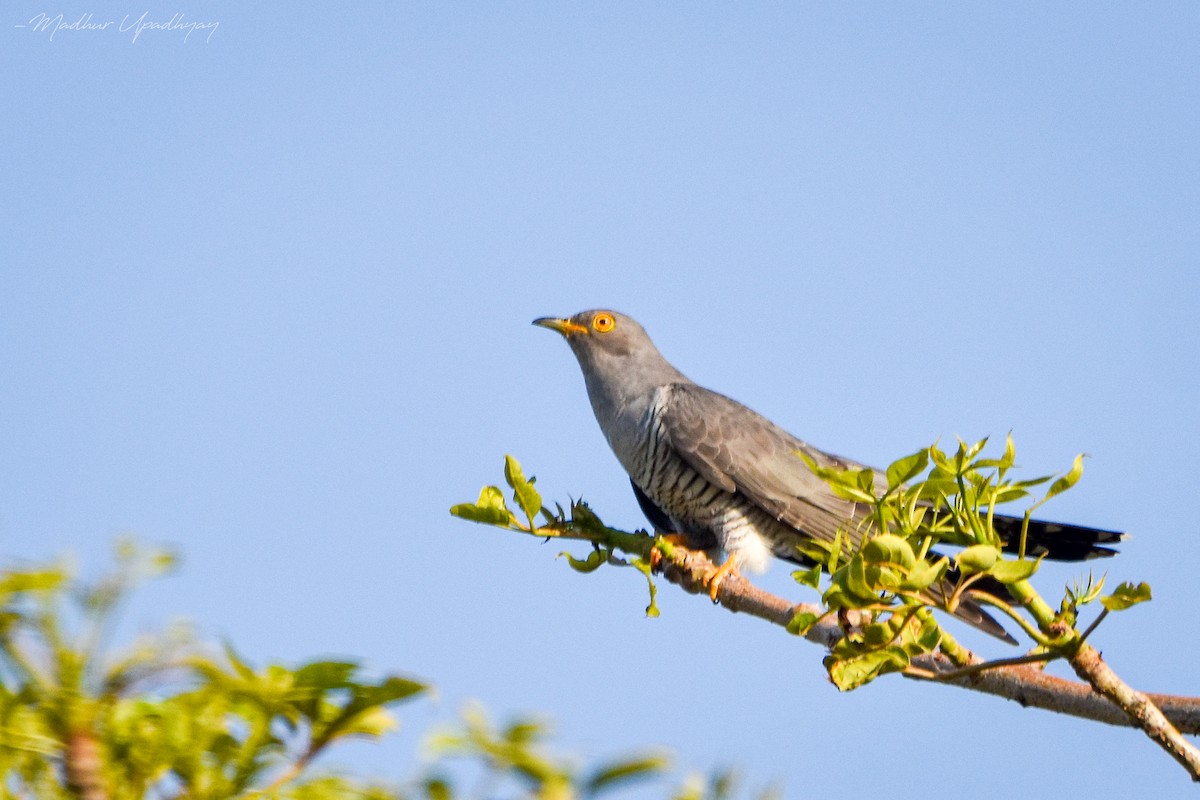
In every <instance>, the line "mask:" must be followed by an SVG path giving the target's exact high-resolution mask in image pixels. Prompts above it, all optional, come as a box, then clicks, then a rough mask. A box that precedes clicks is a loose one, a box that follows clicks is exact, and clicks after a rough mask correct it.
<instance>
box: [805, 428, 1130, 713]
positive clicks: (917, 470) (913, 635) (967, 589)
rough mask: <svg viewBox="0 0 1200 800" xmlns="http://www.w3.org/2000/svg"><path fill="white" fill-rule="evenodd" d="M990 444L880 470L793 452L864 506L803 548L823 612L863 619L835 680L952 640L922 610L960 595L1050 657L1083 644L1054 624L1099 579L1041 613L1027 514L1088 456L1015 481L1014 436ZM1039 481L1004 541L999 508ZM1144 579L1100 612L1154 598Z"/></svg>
mask: <svg viewBox="0 0 1200 800" xmlns="http://www.w3.org/2000/svg"><path fill="white" fill-rule="evenodd" d="M987 441H988V440H987V439H983V440H980V441H978V442H975V443H974V444H967V443H966V442H962V441H960V442H959V444H958V448H957V450H955V451H954V452H952V453H947V452H945V451H943V450H942V449H941V448H939V447H938V446H937V445H936V444H935V445H933V446H931V447H928V448H926V449H924V450H920V451H917V452H916V453H913V454H911V455H909V456H906V457H904V458H901V459H899V460H897V461H895V462H893V463H892V464H891V465H889V466H888V468H887V470H886V471H885V472H884V474H883V475H877V474H876V473H875V471H874V470H871V469H869V468H849V469H842V468H838V467H831V466H824V465H820V464H818V463H817V462H816V461H814V460H813V459H812V458H811V457H810V456H808V455H807V454H806V453H803V452H800V453H798V455H799V456H800V457H801V458H803V459H804V460H805V461H806V463H807V464H808V466H809V468H810V469H811V470H812V471H813V472H814V473H815V474H817V475H818V476H819V477H821V478H822V479H824V480H825V481H826V482H827V483H828V484H829V486H830V488H831V489H832V490H833V491H834V492H835V493H836V494H837V495H838V496H839V497H842V498H844V499H847V500H851V501H853V502H855V503H857V504H860V507H861V508H865V509H866V514H865V515H864V516H863V518H862V519H861V520H860V521H859V522H858V523H857V525H856V526H855V527H853V528H850V527H847V528H845V529H844V530H842V531H841V532H839V535H838V536H837V537H836V538H835V540H834V542H833V543H832V544H831V545H822V544H819V543H814V544H812V545H809V549H810V550H813V551H814V552H806V555H808V556H809V558H811V559H813V560H815V561H817V562H818V564H819V565H823V566H824V567H825V568H826V570H827V571H828V573H829V575H830V578H829V586H828V588H827V589H826V590H825V591H824V593H823V595H822V601H823V603H824V604H825V606H826V607H827V608H828V609H829V613H839V614H844V613H845V612H847V611H851V610H853V611H856V612H860V614H861V615H862V617H861V618H865V619H866V622H865V623H864V624H862V625H860V626H858V627H850V626H845V630H846V633H845V635H844V636H843V638H842V639H841V640H840V641H839V642H838V643H837V644H836V645H835V646H834V647H833V648H832V651H831V653H830V655H829V657H827V658H826V659H825V665H826V667H827V669H828V670H829V674H830V677H831V679H832V680H833V681H834V683H835V684H836V685H837V686H838V687H839V688H841V689H844V690H845V689H853V688H856V687H858V686H861V685H863V684H865V683H867V682H869V681H870V680H873V679H874V678H875V677H878V676H879V675H882V674H885V673H888V672H900V671H905V670H907V669H909V667H910V664H911V660H912V658H914V657H916V656H918V655H921V654H924V653H930V652H933V651H934V650H936V649H938V648H942V649H943V650H945V649H947V645H949V646H950V647H951V648H953V647H954V645H953V642H952V640H951V639H950V638H949V636H948V634H946V632H945V631H943V630H942V629H941V628H940V626H938V624H937V622H936V621H935V620H934V619H933V617H932V616H930V615H929V614H928V613H925V609H928V608H939V609H942V610H945V611H949V612H954V611H955V610H956V609H957V608H958V607H959V605H960V604H962V603H968V602H969V603H986V604H987V605H991V606H993V607H995V608H997V609H999V610H1000V611H1001V612H1003V613H1005V614H1006V615H1008V616H1009V618H1010V619H1012V620H1014V621H1015V622H1016V623H1017V624H1018V625H1020V626H1021V628H1022V630H1024V631H1025V632H1026V633H1027V634H1029V636H1030V637H1031V638H1032V639H1033V640H1034V642H1035V644H1037V645H1038V646H1039V647H1042V648H1047V649H1048V652H1050V653H1051V655H1048V656H1047V658H1049V657H1054V656H1065V655H1069V652H1070V648H1071V647H1072V646H1073V645H1074V643H1075V642H1079V641H1082V637H1081V636H1078V635H1077V634H1078V632H1075V635H1070V636H1066V637H1065V638H1064V637H1062V636H1061V635H1058V634H1054V635H1052V634H1051V633H1050V631H1051V630H1057V629H1058V628H1059V627H1061V626H1060V625H1059V623H1063V622H1066V623H1067V624H1069V625H1073V624H1074V621H1075V614H1076V611H1077V609H1078V607H1079V606H1081V605H1083V604H1085V603H1087V602H1091V601H1092V600H1094V599H1096V598H1097V597H1099V591H1100V588H1101V587H1102V586H1103V580H1101V581H1100V583H1099V585H1098V586H1097V585H1094V584H1091V583H1089V586H1088V588H1087V589H1085V590H1079V591H1076V592H1075V593H1073V594H1072V593H1070V592H1068V595H1067V598H1066V599H1065V600H1064V603H1063V606H1062V611H1061V612H1060V614H1059V615H1058V616H1057V617H1054V618H1049V617H1045V616H1043V617H1042V618H1037V617H1038V615H1037V612H1036V608H1037V603H1034V602H1032V599H1033V598H1034V597H1036V593H1035V592H1034V590H1033V589H1032V587H1031V586H1030V584H1029V579H1030V578H1031V577H1032V576H1033V575H1034V574H1035V573H1036V572H1037V571H1038V568H1039V566H1040V565H1041V559H1040V558H1031V557H1029V556H1028V555H1027V554H1026V553H1027V547H1026V540H1027V535H1028V530H1029V523H1030V520H1031V514H1032V512H1033V511H1034V510H1036V509H1037V508H1038V507H1040V506H1041V505H1042V504H1044V503H1046V502H1047V501H1049V500H1050V499H1052V498H1053V497H1055V496H1057V495H1059V494H1061V493H1062V492H1065V491H1067V490H1068V489H1070V488H1072V487H1073V486H1074V485H1075V484H1076V483H1078V481H1079V479H1080V477H1081V476H1082V474H1083V457H1082V456H1079V457H1077V458H1076V459H1075V461H1074V463H1073V464H1072V466H1071V469H1070V470H1068V471H1067V472H1066V473H1065V474H1063V475H1061V476H1057V477H1055V476H1042V477H1036V478H1033V479H1025V480H1016V479H1013V478H1012V477H1011V476H1010V472H1011V470H1012V469H1013V467H1014V464H1015V460H1016V449H1015V446H1014V444H1013V440H1012V437H1011V435H1010V436H1009V437H1007V439H1006V441H1005V448H1004V452H1003V454H1002V455H1001V456H1000V457H999V458H994V457H989V456H985V455H984V453H983V451H984V449H985V447H986V445H987ZM1046 483H1049V484H1050V485H1049V488H1048V489H1047V490H1046V492H1045V493H1044V495H1042V496H1041V497H1040V498H1038V499H1036V500H1035V501H1034V502H1032V503H1030V504H1029V505H1028V507H1026V508H1025V509H1024V510H1023V512H1022V513H1021V514H1019V515H1018V516H1020V517H1021V518H1022V520H1023V523H1022V527H1021V534H1020V539H1019V541H1018V542H1017V543H1016V544H1015V546H1013V544H1012V543H1006V542H1004V541H1002V539H1001V537H1000V536H999V534H998V533H997V532H996V528H995V525H994V519H995V515H996V513H997V509H998V508H1000V507H1001V506H1004V505H1006V504H1011V503H1015V502H1018V501H1022V500H1028V499H1030V498H1032V497H1033V495H1032V490H1033V488H1034V487H1037V486H1041V485H1043V484H1046ZM850 543H856V544H854V545H851V544H850ZM939 547H954V548H961V549H959V551H958V553H957V555H955V556H953V557H951V556H947V555H942V554H940V553H939V551H938V550H937V549H935V548H939ZM1008 550H1013V551H1015V552H1014V553H1011V554H1010V553H1008V552H1006V551H1008ZM794 577H795V578H796V580H797V582H799V583H801V584H803V585H807V586H811V587H814V588H816V587H818V586H819V582H820V573H819V571H816V570H806V571H800V572H797V573H795V575H794ZM1142 587H1144V588H1141V589H1137V590H1135V589H1133V588H1132V587H1129V588H1122V589H1118V591H1117V592H1116V593H1114V594H1113V595H1110V596H1108V597H1105V598H1103V599H1102V602H1103V604H1104V606H1105V609H1106V612H1107V611H1108V610H1117V609H1118V608H1127V607H1129V606H1130V605H1133V604H1134V603H1136V602H1140V601H1141V600H1145V599H1149V587H1148V586H1146V585H1145V584H1142ZM1014 598H1015V599H1019V600H1020V601H1021V603H1023V604H1026V605H1029V606H1031V607H1032V608H1033V610H1034V615H1035V620H1034V622H1035V623H1036V624H1034V623H1031V622H1029V621H1027V620H1026V618H1025V617H1024V616H1022V615H1021V614H1019V613H1018V612H1017V611H1016V610H1015V609H1014V608H1013V606H1012V605H1010V604H1009V602H1008V601H1009V600H1011V599H1014ZM819 619H820V617H816V616H813V615H808V616H807V617H804V618H801V619H796V620H793V624H792V625H791V626H790V629H791V630H793V632H796V633H803V632H805V631H806V630H807V629H808V628H809V627H811V626H812V625H813V624H815V623H816V622H817V621H818V620H819ZM1056 636H1058V638H1057V639H1056V638H1055V637H1056ZM1056 646H1057V649H1056Z"/></svg>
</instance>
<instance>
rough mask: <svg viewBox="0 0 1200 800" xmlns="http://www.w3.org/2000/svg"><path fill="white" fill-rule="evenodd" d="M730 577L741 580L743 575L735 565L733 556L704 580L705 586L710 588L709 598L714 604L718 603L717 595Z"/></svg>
mask: <svg viewBox="0 0 1200 800" xmlns="http://www.w3.org/2000/svg"><path fill="white" fill-rule="evenodd" d="M730 575H732V576H734V577H735V578H740V577H741V573H739V572H738V568H737V564H735V563H734V560H733V556H730V557H729V558H727V559H725V563H724V564H722V565H721V566H719V567H717V568H716V569H715V570H713V571H712V572H710V573H709V574H708V575H706V576H705V578H704V585H705V586H707V587H708V597H709V599H710V600H712V601H713V602H714V603H715V602H717V593H718V592H720V591H721V584H722V583H724V582H725V579H726V578H728V577H729V576H730Z"/></svg>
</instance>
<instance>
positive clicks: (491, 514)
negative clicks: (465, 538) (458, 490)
mask: <svg viewBox="0 0 1200 800" xmlns="http://www.w3.org/2000/svg"><path fill="white" fill-rule="evenodd" d="M450 513H451V514H453V515H454V516H456V517H460V518H462V519H466V520H470V521H471V522H481V523H483V524H485V525H505V526H507V525H508V524H510V523H511V522H512V512H511V511H509V510H508V504H507V503H506V502H505V501H504V493H503V492H501V491H500V490H499V489H498V488H496V487H495V486H485V487H483V490H482V491H480V492H479V499H478V500H477V501H475V502H474V503H459V504H458V505H456V506H451V507H450Z"/></svg>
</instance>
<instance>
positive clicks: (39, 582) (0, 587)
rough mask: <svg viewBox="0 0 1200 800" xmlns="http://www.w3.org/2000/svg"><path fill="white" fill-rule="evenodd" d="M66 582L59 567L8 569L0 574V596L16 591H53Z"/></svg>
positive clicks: (63, 571)
mask: <svg viewBox="0 0 1200 800" xmlns="http://www.w3.org/2000/svg"><path fill="white" fill-rule="evenodd" d="M66 582H67V573H66V571H65V570H61V569H43V570H28V571H19V570H8V571H5V572H4V574H3V575H0V596H3V595H6V594H16V593H18V592H53V591H55V590H57V589H58V588H59V587H61V586H62V585H63V584H64V583H66Z"/></svg>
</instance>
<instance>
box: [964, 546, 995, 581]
mask: <svg viewBox="0 0 1200 800" xmlns="http://www.w3.org/2000/svg"><path fill="white" fill-rule="evenodd" d="M999 558H1000V551H999V550H997V549H996V548H995V547H993V546H992V545H990V544H977V545H974V546H972V547H968V548H967V549H965V550H963V551H962V552H961V553H959V554H958V556H957V557H956V558H955V561H956V562H957V563H958V568H959V569H961V570H962V571H963V572H964V573H967V574H971V573H973V572H987V571H988V570H989V569H991V568H992V566H993V565H994V564H995V563H996V561H997V560H998V559H999Z"/></svg>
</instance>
